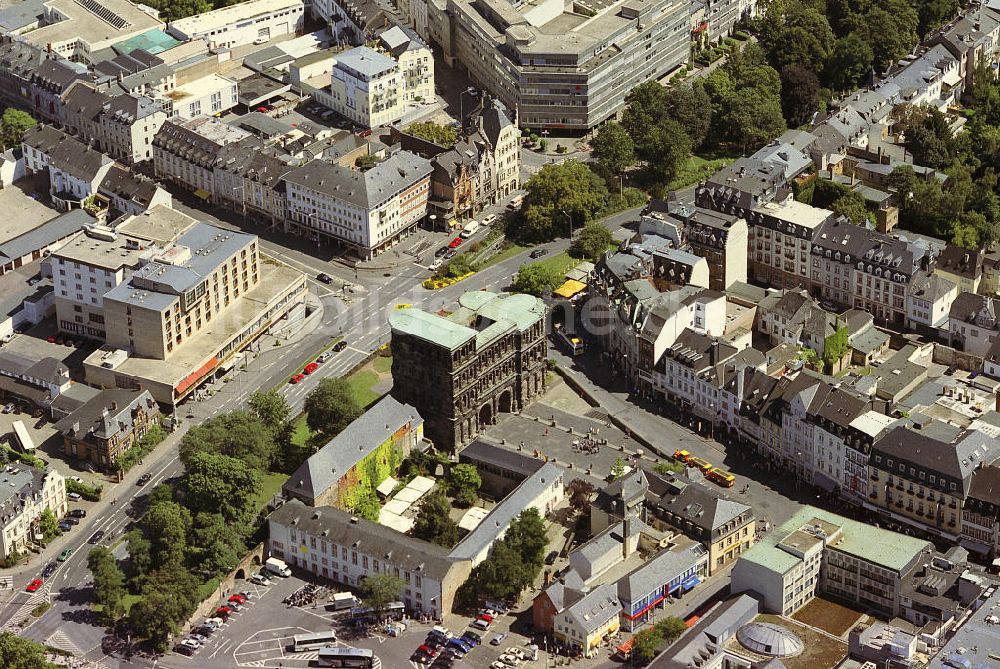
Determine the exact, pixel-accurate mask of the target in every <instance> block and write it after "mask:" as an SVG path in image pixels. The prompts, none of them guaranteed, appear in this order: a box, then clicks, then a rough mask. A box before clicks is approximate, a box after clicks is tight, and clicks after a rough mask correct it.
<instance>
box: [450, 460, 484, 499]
mask: <svg viewBox="0 0 1000 669" xmlns="http://www.w3.org/2000/svg"><path fill="white" fill-rule="evenodd" d="M445 483H447V485H448V493H449V494H450V495H451V496H452V497H454V498H455V503H456V504H458V505H459V506H465V507H468V506H472V505H473V504H475V503H476V500H477V499H478V498H479V487H480V486H481V485H482V484H483V480H482V478H480V476H479V470H477V469H476V468H475V466H473V465H468V464H461V465H455V466H453V467H452V468H451V469H450V470H448V475H447V477H446V478H445Z"/></svg>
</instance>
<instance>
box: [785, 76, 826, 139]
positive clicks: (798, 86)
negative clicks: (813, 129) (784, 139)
mask: <svg viewBox="0 0 1000 669" xmlns="http://www.w3.org/2000/svg"><path fill="white" fill-rule="evenodd" d="M781 109H782V111H783V112H784V113H785V120H787V121H788V125H790V126H793V127H794V126H799V125H803V124H804V123H808V122H809V120H810V119H811V118H812V115H813V114H814V113H816V111H817V110H818V109H819V77H817V76H816V74H815V73H814V72H813V71H812V70H809V69H806V68H804V67H802V66H800V65H786V66H785V67H784V68H782V70H781Z"/></svg>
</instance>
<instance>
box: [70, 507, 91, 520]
mask: <svg viewBox="0 0 1000 669" xmlns="http://www.w3.org/2000/svg"><path fill="white" fill-rule="evenodd" d="M68 515H69V516H70V517H71V518H86V517H87V511H86V510H85V509H73V510H72V511H70V512H69V514H68Z"/></svg>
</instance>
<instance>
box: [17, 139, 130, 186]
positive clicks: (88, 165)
mask: <svg viewBox="0 0 1000 669" xmlns="http://www.w3.org/2000/svg"><path fill="white" fill-rule="evenodd" d="M23 142H24V144H25V145H27V146H30V147H32V148H34V149H35V150H36V151H40V152H42V153H43V154H45V155H46V156H48V159H49V165H51V166H52V167H55V168H56V169H58V170H61V171H63V172H66V173H67V174H70V175H72V176H74V177H76V178H78V179H81V180H83V181H93V180H94V179H96V178H97V175H98V173H99V172H100V171H101V168H103V167H104V166H106V165H110V164H111V163H113V162H114V161H113V160H111V158H108V157H107V156H106V155H104V154H103V153H101V152H100V151H98V150H96V149H92V148H90V147H89V146H87V145H86V144H84V143H83V142H81V141H80V140H78V139H77V138H76V137H73V136H71V135H68V134H66V133H65V132H63V131H62V130H56V129H55V128H53V127H51V126H47V125H36V126H34V127H32V128H29V129H28V131H27V132H25V133H24V139H23Z"/></svg>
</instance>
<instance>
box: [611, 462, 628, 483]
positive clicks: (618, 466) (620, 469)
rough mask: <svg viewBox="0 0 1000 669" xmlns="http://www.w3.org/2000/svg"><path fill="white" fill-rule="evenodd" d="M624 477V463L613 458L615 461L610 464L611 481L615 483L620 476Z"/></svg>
mask: <svg viewBox="0 0 1000 669" xmlns="http://www.w3.org/2000/svg"><path fill="white" fill-rule="evenodd" d="M624 475H625V461H624V460H622V459H621V458H615V461H614V462H612V463H611V480H612V481H617V480H618V479H620V478H621V477H622V476H624Z"/></svg>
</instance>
